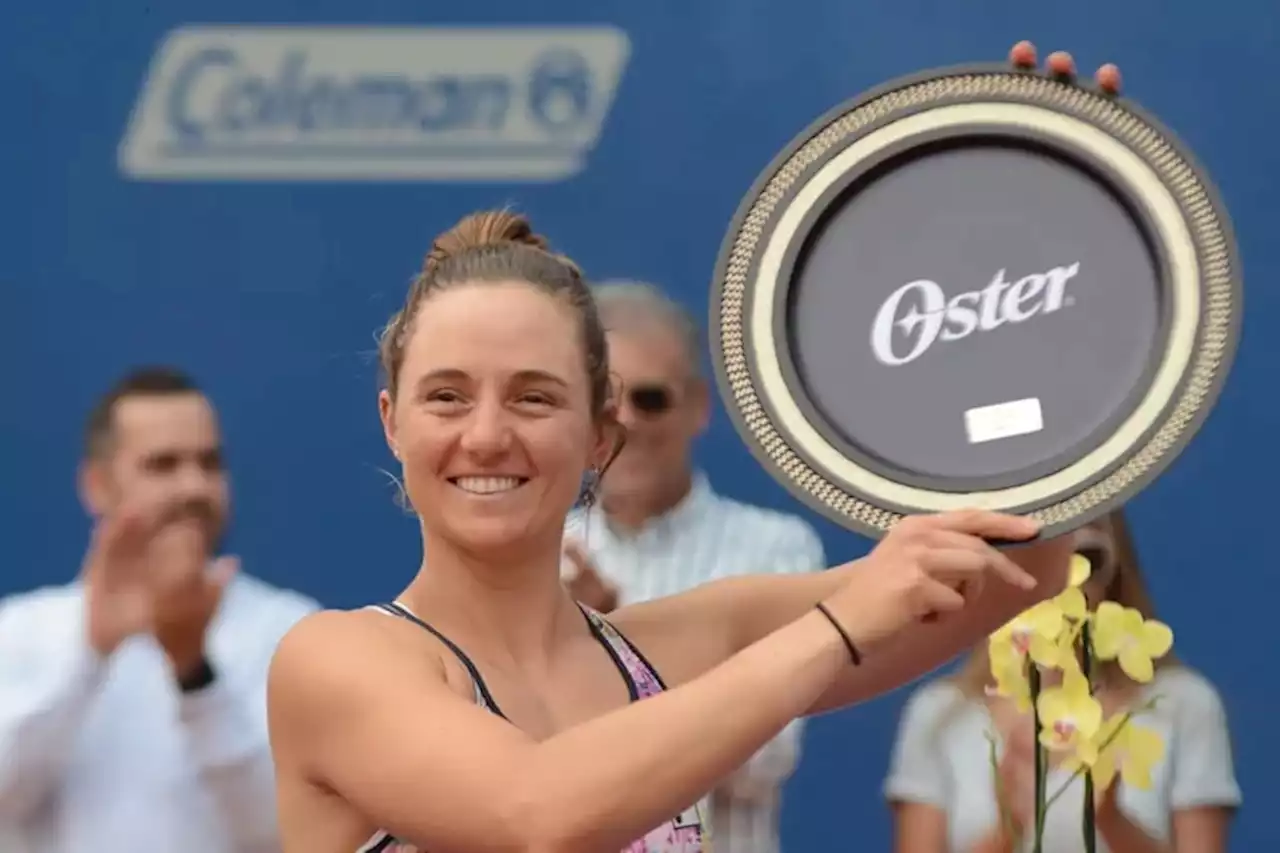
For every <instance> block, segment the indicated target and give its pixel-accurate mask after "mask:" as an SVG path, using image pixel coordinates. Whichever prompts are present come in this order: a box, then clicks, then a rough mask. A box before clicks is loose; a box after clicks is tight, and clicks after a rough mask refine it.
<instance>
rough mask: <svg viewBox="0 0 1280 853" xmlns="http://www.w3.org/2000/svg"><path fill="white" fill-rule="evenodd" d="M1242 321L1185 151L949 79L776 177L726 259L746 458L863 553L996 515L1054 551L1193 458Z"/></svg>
mask: <svg viewBox="0 0 1280 853" xmlns="http://www.w3.org/2000/svg"><path fill="white" fill-rule="evenodd" d="M1241 299H1242V291H1241V274H1240V264H1239V259H1238V256H1237V249H1236V244H1235V240H1234V236H1233V234H1232V231H1231V225H1230V221H1229V219H1228V215H1227V212H1226V209H1225V208H1224V206H1223V204H1222V202H1221V201H1220V200H1219V197H1218V194H1217V192H1216V190H1215V189H1214V187H1213V186H1212V184H1211V182H1210V180H1209V178H1208V177H1207V175H1206V174H1205V172H1204V171H1203V170H1202V169H1201V168H1200V167H1199V166H1198V165H1197V164H1196V163H1195V162H1194V161H1193V159H1192V157H1191V155H1190V154H1189V153H1188V152H1187V150H1186V149H1185V147H1184V146H1183V145H1182V144H1181V143H1180V142H1179V141H1178V140H1177V139H1176V138H1175V137H1174V136H1173V134H1172V133H1170V131H1169V130H1167V129H1166V128H1164V127H1163V126H1161V125H1160V124H1158V123H1157V121H1156V120H1155V119H1153V118H1152V117H1150V116H1149V115H1147V114H1146V113H1144V112H1143V111H1142V110H1141V109H1140V108H1139V107H1137V106H1136V105H1134V104H1133V103H1132V102H1129V101H1127V100H1125V99H1121V98H1116V97H1112V96H1109V95H1106V94H1104V93H1101V92H1098V91H1094V90H1092V89H1087V88H1084V87H1082V86H1081V85H1079V84H1077V83H1074V82H1070V81H1065V80H1060V79H1056V78H1053V77H1049V76H1045V75H1043V74H1039V73H1036V72H1032V71H1019V70H1012V69H1009V68H1008V67H1007V66H999V67H986V66H976V67H964V68H953V69H945V70H942V71H933V72H928V73H925V74H921V75H917V76H913V77H911V78H906V79H901V80H897V81H894V82H892V83H889V84H887V85H885V86H883V87H881V88H879V89H877V90H875V91H873V92H871V93H870V94H867V95H865V96H862V97H859V98H857V99H855V100H853V101H850V102H848V103H846V104H843V105H841V106H840V107H838V108H836V109H835V110H833V111H831V112H830V113H828V114H827V115H826V116H824V117H823V118H821V119H820V120H819V121H817V122H815V123H814V124H813V125H812V126H810V127H809V128H808V129H807V130H805V131H804V132H803V133H801V134H800V135H799V136H798V137H796V138H795V139H794V140H793V141H792V142H791V143H790V145H788V146H787V148H786V149H785V150H784V151H783V152H782V153H781V154H780V155H779V156H778V157H777V158H776V159H775V160H774V162H773V163H772V164H770V165H769V167H768V168H767V169H766V170H765V172H764V173H763V174H762V175H761V176H760V177H759V178H758V179H757V181H756V183H755V184H754V186H752V188H751V190H750V192H749V193H748V194H747V196H746V197H745V199H744V200H743V201H742V203H741V205H740V207H739V209H738V211H737V213H736V215H735V217H734V219H733V222H732V224H731V226H730V228H729V231H728V233H727V235H726V237H725V241H724V244H723V247H722V249H721V252H720V258H719V261H718V264H717V268H716V274H715V280H714V282H713V286H712V297H711V313H710V317H711V329H712V335H711V337H712V346H711V350H712V353H713V357H714V359H715V362H716V365H715V366H716V378H717V382H718V384H719V386H720V391H721V394H722V396H723V398H724V400H725V403H726V407H727V408H728V410H729V412H730V414H731V416H732V418H733V421H734V424H735V426H736V428H737V430H738V431H739V433H740V434H741V435H742V437H743V438H744V440H745V441H746V442H747V444H748V446H749V447H750V448H751V450H752V452H753V453H754V454H755V455H756V457H757V458H758V459H760V461H761V462H762V463H763V464H764V465H765V466H766V467H767V468H768V469H769V471H770V473H771V474H772V475H773V476H774V477H775V478H776V479H778V480H779V481H780V482H782V483H783V484H784V485H785V486H786V487H787V488H788V489H789V490H790V491H791V492H792V493H794V494H795V495H796V496H797V497H799V498H800V499H801V500H803V501H804V502H806V503H807V504H808V505H810V506H812V507H814V508H815V509H817V510H818V511H820V512H821V513H823V514H824V515H826V516H828V517H829V518H831V519H832V520H834V521H835V522H837V523H839V524H841V525H843V526H845V527H846V528H848V529H851V530H854V531H856V532H859V533H862V534H866V535H869V536H872V537H878V536H880V535H882V534H883V533H884V532H885V531H887V530H888V529H889V527H891V526H892V524H893V523H894V522H895V521H897V520H898V519H899V518H901V517H902V516H903V515H907V514H915V513H930V512H939V511H945V510H948V509H955V508H960V507H967V506H977V507H983V508H988V509H993V510H998V511H1001V512H1010V513H1017V514H1023V515H1030V516H1033V517H1035V518H1037V519H1039V520H1040V521H1041V522H1042V523H1043V524H1044V530H1043V534H1042V535H1044V536H1053V535H1057V534H1059V533H1062V532H1066V531H1068V530H1071V529H1073V528H1076V527H1079V526H1082V525H1084V524H1087V523H1088V522H1090V521H1092V520H1093V519H1095V518H1097V517H1099V516H1101V515H1103V514H1105V513H1106V512H1108V511H1110V510H1111V509H1114V508H1117V507H1118V506H1119V505H1121V504H1123V503H1124V502H1125V501H1127V500H1128V499H1129V498H1131V497H1132V496H1133V495H1134V494H1136V493H1137V492H1138V491H1139V490H1140V489H1142V488H1143V487H1144V486H1146V485H1147V484H1148V483H1150V482H1151V481H1152V480H1153V479H1154V478H1155V477H1156V476H1157V475H1158V474H1159V473H1160V472H1161V471H1163V470H1164V469H1165V468H1166V467H1167V466H1168V465H1169V464H1170V463H1171V462H1172V461H1173V460H1174V459H1175V458H1176V457H1177V455H1178V454H1179V453H1180V452H1181V451H1182V449H1183V448H1184V447H1185V446H1186V444H1187V442H1188V441H1189V440H1190V439H1191V437H1192V436H1193V434H1194V433H1195V432H1196V431H1197V430H1198V428H1199V426H1200V424H1201V423H1202V422H1203V420H1204V418H1205V417H1206V416H1207V414H1208V412H1209V410H1210V409H1211V408H1212V406H1213V404H1214V402H1215V401H1216V399H1217V397H1218V395H1219V393H1220V391H1221V388H1222V385H1223V382H1224V380H1225V379H1226V376H1227V373H1228V371H1229V368H1230V365H1231V360H1232V358H1233V356H1234V352H1235V347H1236V342H1237V338H1238V335H1239V328H1240V316H1241V307H1242V306H1241Z"/></svg>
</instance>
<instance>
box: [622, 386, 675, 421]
mask: <svg viewBox="0 0 1280 853" xmlns="http://www.w3.org/2000/svg"><path fill="white" fill-rule="evenodd" d="M627 399H628V400H629V401H630V402H631V407H632V408H633V409H635V410H636V411H637V412H640V413H641V414H643V415H649V416H651V417H656V416H658V415H664V414H666V413H667V412H668V411H670V410H671V407H672V406H674V405H675V398H674V396H673V395H672V393H671V389H670V388H666V387H664V386H662V385H637V386H636V387H634V388H632V389H630V390H629V391H627Z"/></svg>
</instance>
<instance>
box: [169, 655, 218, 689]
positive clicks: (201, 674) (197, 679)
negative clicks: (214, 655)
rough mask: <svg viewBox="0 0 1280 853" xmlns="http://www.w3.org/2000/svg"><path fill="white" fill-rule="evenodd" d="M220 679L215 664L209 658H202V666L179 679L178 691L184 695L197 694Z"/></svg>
mask: <svg viewBox="0 0 1280 853" xmlns="http://www.w3.org/2000/svg"><path fill="white" fill-rule="evenodd" d="M217 677H218V673H217V672H215V671H214V669H213V664H211V663H209V659H208V658H200V665H199V666H197V667H196V668H195V669H193V670H192V671H191V672H189V673H186V674H184V675H181V676H179V677H178V690H180V691H181V692H182V693H196V692H198V691H200V690H203V689H205V688H206V687H208V686H209V685H210V684H213V682H214V680H215V679H216V678H217Z"/></svg>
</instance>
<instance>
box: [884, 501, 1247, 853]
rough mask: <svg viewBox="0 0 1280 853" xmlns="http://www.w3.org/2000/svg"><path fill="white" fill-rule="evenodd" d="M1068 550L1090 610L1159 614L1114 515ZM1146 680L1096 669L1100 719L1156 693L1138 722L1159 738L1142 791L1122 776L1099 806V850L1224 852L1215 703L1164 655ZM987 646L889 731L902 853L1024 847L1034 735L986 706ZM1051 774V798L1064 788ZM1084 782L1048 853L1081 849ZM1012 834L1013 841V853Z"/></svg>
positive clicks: (989, 852) (1219, 709)
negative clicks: (995, 755)
mask: <svg viewBox="0 0 1280 853" xmlns="http://www.w3.org/2000/svg"><path fill="white" fill-rule="evenodd" d="M1077 553H1080V554H1083V555H1084V556H1086V557H1088V558H1089V561H1090V563H1091V565H1092V574H1091V575H1090V577H1089V580H1088V581H1086V582H1085V584H1084V588H1083V589H1084V593H1085V597H1086V599H1087V600H1088V602H1089V607H1090V608H1091V609H1093V608H1096V607H1097V606H1098V604H1099V603H1100V602H1102V601H1114V602H1116V603H1118V604H1121V605H1123V606H1125V607H1131V608H1134V609H1136V610H1138V611H1139V612H1141V613H1142V615H1143V617H1144V618H1147V619H1151V618H1154V617H1155V610H1154V607H1153V606H1152V603H1151V599H1150V597H1149V596H1148V594H1147V590H1146V586H1145V584H1144V583H1143V579H1142V573H1141V571H1140V569H1139V564H1138V557H1137V553H1136V551H1135V549H1134V544H1133V540H1132V537H1131V536H1130V534H1129V529H1128V526H1127V524H1126V523H1125V519H1124V516H1123V514H1122V513H1120V512H1115V513H1113V514H1111V515H1110V516H1108V517H1106V518H1104V519H1103V520H1101V521H1099V522H1096V523H1095V524H1093V525H1090V526H1089V527H1087V528H1084V529H1083V530H1081V531H1080V532H1079V533H1078V534H1077ZM1155 666H1156V670H1155V677H1154V678H1153V679H1152V680H1151V681H1150V682H1149V683H1147V684H1137V683H1135V682H1133V681H1131V680H1129V679H1128V678H1127V677H1126V676H1125V675H1124V673H1123V672H1121V671H1120V668H1119V666H1118V665H1117V664H1116V662H1115V661H1109V662H1105V663H1101V664H1100V665H1099V666H1098V667H1097V671H1096V675H1095V688H1094V694H1095V695H1096V696H1097V697H1098V699H1099V701H1100V702H1101V703H1102V705H1103V709H1104V716H1110V715H1111V714H1113V713H1115V712H1116V711H1118V710H1121V709H1123V708H1130V707H1132V708H1137V707H1141V706H1143V705H1145V704H1146V703H1147V702H1149V701H1150V700H1151V699H1153V698H1156V697H1159V704H1158V705H1157V706H1156V707H1155V708H1154V709H1153V710H1151V711H1149V712H1144V713H1143V714H1142V715H1141V717H1140V718H1139V719H1140V721H1141V724H1142V725H1143V726H1144V727H1145V728H1149V729H1152V730H1154V731H1155V732H1157V733H1158V734H1159V735H1160V737H1161V739H1162V740H1163V741H1164V745H1165V754H1164V758H1163V759H1162V760H1161V761H1160V762H1159V763H1158V764H1157V765H1156V766H1155V767H1154V768H1153V772H1152V781H1153V784H1152V787H1151V789H1150V790H1137V789H1134V788H1131V787H1126V786H1124V785H1123V784H1122V782H1121V780H1120V778H1119V777H1117V778H1116V780H1115V782H1113V783H1112V784H1111V786H1110V787H1109V788H1108V789H1107V791H1106V792H1105V793H1104V794H1103V795H1101V796H1100V798H1099V801H1098V808H1097V826H1098V835H1099V841H1100V843H1099V850H1100V851H1109V853H1225V851H1226V849H1227V828H1228V824H1229V822H1230V819H1231V815H1232V813H1233V811H1234V809H1235V808H1236V807H1237V806H1239V804H1240V789H1239V786H1238V785H1237V783H1236V779H1235V775H1234V771H1233V767H1232V759H1231V744H1230V738H1229V735H1228V730H1227V721H1226V715H1225V713H1224V710H1223V706H1222V701H1221V699H1220V698H1219V696H1218V693H1217V691H1216V690H1215V689H1214V687H1213V686H1212V685H1211V684H1210V683H1209V682H1208V681H1207V680H1206V679H1205V678H1204V677H1203V676H1201V675H1200V674H1198V673H1196V672H1194V671H1192V670H1191V669H1189V668H1187V667H1186V666H1184V665H1182V664H1181V663H1180V662H1178V661H1177V660H1176V659H1175V658H1174V657H1173V656H1172V655H1169V656H1166V657H1165V658H1163V659H1161V660H1157V661H1155ZM993 686H994V683H993V681H992V678H991V672H990V664H989V661H988V657H987V646H986V644H985V643H983V644H982V645H980V646H978V647H977V648H975V649H974V650H973V652H972V653H971V654H970V656H969V658H968V660H967V661H966V662H965V663H964V665H962V667H961V668H960V669H959V670H958V671H957V673H956V674H955V675H953V676H950V677H945V678H939V679H937V680H935V681H932V682H930V683H927V684H925V685H924V686H923V687H921V688H919V689H918V690H917V691H916V692H915V694H914V695H913V696H912V697H911V698H910V699H909V700H908V702H907V705H906V709H905V710H904V712H903V716H902V721H901V723H900V726H899V731H898V738H897V743H896V745H895V747H894V752H893V758H892V764H891V767H890V771H889V777H888V780H887V782H886V786H885V787H886V794H887V797H888V799H889V802H890V804H891V806H892V808H893V813H894V826H895V837H896V850H897V851H899V853H1015V851H1021V850H1024V849H1025V850H1030V838H1029V837H1027V834H1026V833H1024V832H1023V831H1022V830H1023V829H1025V828H1029V827H1030V820H1031V816H1032V810H1033V807H1034V778H1035V777H1034V773H1033V766H1034V764H1033V763H1034V747H1035V733H1034V731H1033V729H1034V723H1033V721H1032V718H1031V715H1030V714H1029V713H1027V714H1021V713H1019V712H1018V711H1017V709H1016V708H1015V707H1014V705H1013V703H1012V702H1011V701H1010V700H1008V699H1005V698H1002V697H999V696H995V695H992V694H991V691H989V690H988V688H989V687H993ZM990 732H994V733H995V734H996V735H997V736H998V739H999V741H1000V744H999V754H1000V759H999V768H998V780H999V783H1000V784H1001V785H1002V787H1003V789H1004V790H1005V791H1007V792H1008V798H1007V803H1006V805H1007V807H1008V809H1009V812H1010V816H1011V817H1012V819H1013V824H1014V832H1013V833H1012V834H1013V835H1014V836H1015V837H1009V835H1010V834H1009V833H1008V832H1006V830H1005V828H1004V827H1003V826H1002V821H1001V820H1000V817H999V803H998V801H997V798H996V790H997V772H996V771H994V770H993V768H992V766H991V758H990V743H989V742H988V739H987V735H988V733H990ZM1070 778H1071V777H1070V774H1069V773H1068V772H1067V771H1066V770H1065V769H1063V768H1059V767H1053V766H1051V767H1050V770H1049V782H1048V785H1047V791H1048V792H1050V793H1052V792H1056V791H1057V790H1058V789H1059V788H1060V787H1061V786H1062V785H1063V784H1065V783H1066V782H1067V780H1069V779H1070ZM1083 797H1084V784H1083V781H1082V779H1079V778H1077V779H1075V780H1073V781H1071V783H1070V786H1069V787H1068V788H1067V790H1066V792H1065V794H1064V795H1063V796H1062V797H1061V799H1059V800H1058V801H1057V802H1055V803H1054V805H1053V807H1052V808H1050V809H1049V810H1048V812H1047V816H1046V829H1045V848H1044V849H1045V853H1080V851H1082V850H1083V841H1082V839H1081V826H1080V819H1081V817H1080V816H1081V809H1082V806H1083ZM1017 836H1022V842H1021V843H1019V842H1018V840H1017Z"/></svg>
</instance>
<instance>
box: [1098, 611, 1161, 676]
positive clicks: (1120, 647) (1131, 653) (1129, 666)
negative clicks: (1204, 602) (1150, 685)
mask: <svg viewBox="0 0 1280 853" xmlns="http://www.w3.org/2000/svg"><path fill="white" fill-rule="evenodd" d="M1172 647H1173V630H1172V629H1171V628H1170V627H1169V626H1168V625H1166V624H1164V623H1163V622H1158V621H1156V620H1155V619H1145V620H1144V619H1143V618H1142V614H1141V613H1140V612H1138V611H1137V610H1135V609H1134V608H1132V607H1122V606H1121V605H1119V604H1116V603H1115V602H1114V601H1104V602H1102V603H1101V604H1099V605H1098V610H1097V612H1095V613H1094V615H1093V653H1094V654H1095V655H1096V656H1097V658H1098V659H1099V660H1119V662H1120V668H1121V669H1122V670H1124V673H1125V675H1127V676H1129V677H1130V678H1132V679H1133V680H1134V681H1136V682H1138V683H1139V684H1145V683H1147V682H1149V681H1150V680H1151V679H1152V678H1154V677H1155V666H1154V664H1153V663H1152V661H1153V660H1154V659H1157V658H1161V657H1163V656H1164V655H1166V654H1168V652H1169V649H1170V648H1172Z"/></svg>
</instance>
